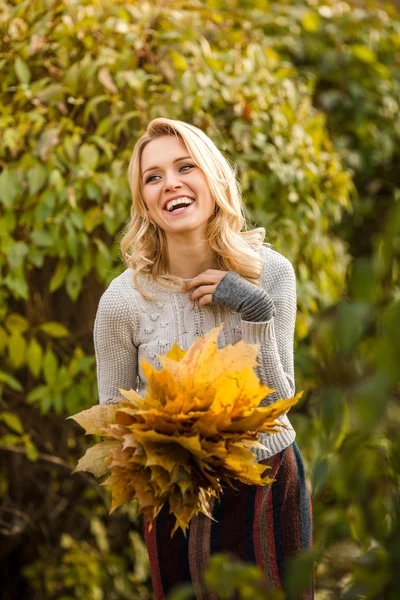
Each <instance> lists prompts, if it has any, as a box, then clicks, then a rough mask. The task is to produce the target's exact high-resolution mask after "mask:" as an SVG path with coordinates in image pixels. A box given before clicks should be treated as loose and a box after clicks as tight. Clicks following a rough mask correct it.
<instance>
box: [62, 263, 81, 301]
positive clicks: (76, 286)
mask: <svg viewBox="0 0 400 600" xmlns="http://www.w3.org/2000/svg"><path fill="white" fill-rule="evenodd" d="M65 287H66V290H67V294H68V296H69V297H70V298H71V300H72V301H73V302H75V300H76V299H77V298H78V296H79V292H80V291H81V287H82V273H81V270H80V268H79V267H78V265H74V266H73V267H72V269H71V270H70V272H69V273H68V276H67V280H66V285H65Z"/></svg>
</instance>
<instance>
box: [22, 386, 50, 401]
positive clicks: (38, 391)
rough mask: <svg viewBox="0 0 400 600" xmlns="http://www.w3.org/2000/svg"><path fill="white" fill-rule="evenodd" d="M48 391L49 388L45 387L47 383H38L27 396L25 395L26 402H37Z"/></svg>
mask: <svg viewBox="0 0 400 600" xmlns="http://www.w3.org/2000/svg"><path fill="white" fill-rule="evenodd" d="M48 391H49V388H48V387H47V385H39V386H37V387H35V388H34V389H33V390H31V391H30V392H29V394H28V395H27V397H26V401H27V403H28V404H33V403H34V402H37V401H38V400H42V398H44V396H45V395H46V394H47V393H48Z"/></svg>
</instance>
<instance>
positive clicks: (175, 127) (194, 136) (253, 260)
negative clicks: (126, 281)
mask: <svg viewBox="0 0 400 600" xmlns="http://www.w3.org/2000/svg"><path fill="white" fill-rule="evenodd" d="M166 135H174V136H177V137H178V138H179V139H180V140H182V141H183V143H184V144H185V146H186V148H187V150H188V153H189V155H190V156H191V158H192V159H193V161H194V163H195V164H196V165H197V166H198V167H199V168H200V169H201V170H202V171H203V172H204V174H205V176H206V179H207V182H208V185H209V188H210V191H211V195H212V196H213V199H214V200H215V211H214V214H213V215H212V216H211V217H210V219H209V222H208V226H207V230H206V239H207V241H208V243H209V244H210V247H211V248H212V250H213V251H214V253H215V257H216V262H217V264H218V267H219V268H220V269H221V270H233V271H236V272H237V273H239V275H241V276H242V277H244V278H245V279H247V280H248V281H250V282H251V283H254V284H256V285H259V277H260V274H261V270H262V260H261V257H260V255H259V253H258V252H257V249H258V248H260V247H261V246H262V245H269V244H263V240H264V237H265V229H264V228H263V227H258V228H256V229H252V230H247V223H246V217H245V212H244V204H243V200H242V193H241V187H240V184H239V182H238V180H237V177H236V175H237V171H236V166H235V165H234V164H231V163H230V162H229V161H228V160H227V159H226V158H225V157H224V156H223V154H222V153H221V152H220V151H219V150H218V148H217V147H216V146H215V144H214V143H213V142H212V141H211V139H210V138H209V137H208V136H207V135H206V134H205V133H204V132H203V131H201V130H200V129H198V128H197V127H195V126H194V125H189V124H188V123H185V122H183V121H176V120H172V119H166V118H158V119H153V120H152V121H151V122H150V123H149V124H148V126H147V129H146V132H145V133H144V134H143V135H142V136H141V137H140V138H139V139H138V141H137V143H136V144H135V148H134V150H133V154H132V157H131V160H130V163H129V168H128V180H129V185H130V188H131V192H132V207H131V218H130V221H129V223H128V226H127V228H126V230H125V231H124V232H123V237H122V238H121V241H120V248H121V253H122V257H123V259H124V261H125V264H126V266H127V267H131V268H132V269H133V271H134V282H135V285H136V287H137V289H138V290H139V291H140V292H141V293H142V294H143V295H144V296H145V297H147V298H151V296H150V295H149V294H148V293H147V292H146V290H144V289H143V287H142V286H141V285H140V283H139V282H138V275H139V274H140V275H147V276H151V278H152V279H153V280H154V281H157V283H158V284H159V285H161V286H162V287H165V288H168V289H171V288H172V289H182V286H183V281H182V279H181V278H180V277H177V276H175V275H170V274H169V264H168V263H169V261H168V252H167V239H166V235H165V232H164V231H163V230H162V229H161V228H159V227H158V225H157V224H156V223H154V222H153V221H150V220H149V218H148V216H147V209H146V205H145V202H144V199H143V194H142V183H141V180H142V177H141V156H142V152H143V149H144V148H145V147H146V146H147V144H149V143H150V142H151V141H152V140H155V139H157V138H159V137H163V136H166ZM160 277H162V278H163V279H164V280H167V281H168V280H169V281H171V282H172V283H173V284H175V285H172V286H171V285H168V284H167V283H164V282H162V281H159V278H160Z"/></svg>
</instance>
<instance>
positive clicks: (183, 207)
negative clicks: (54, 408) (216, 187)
mask: <svg viewBox="0 0 400 600" xmlns="http://www.w3.org/2000/svg"><path fill="white" fill-rule="evenodd" d="M141 184H142V195H143V199H144V201H145V203H146V206H147V208H148V216H149V219H151V220H153V221H154V222H155V223H156V224H157V225H158V226H159V227H161V229H163V230H164V231H165V233H166V235H167V237H168V234H169V235H173V234H182V233H188V232H193V231H198V232H200V233H203V232H205V230H206V227H207V222H208V220H209V218H210V217H211V215H212V214H213V212H214V208H215V201H214V200H213V198H212V196H211V192H210V189H209V187H208V183H207V179H206V176H205V174H204V173H203V171H202V170H201V169H200V167H198V166H197V165H196V164H195V162H194V161H193V160H192V159H191V157H190V156H189V152H188V150H187V148H186V146H185V144H184V143H183V141H182V140H180V139H179V138H176V137H175V136H163V137H160V138H157V139H155V140H153V141H151V142H150V143H149V144H147V146H146V147H145V148H144V150H143V152H142V157H141ZM172 200H173V202H171V201H172Z"/></svg>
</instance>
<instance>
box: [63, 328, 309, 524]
mask: <svg viewBox="0 0 400 600" xmlns="http://www.w3.org/2000/svg"><path fill="white" fill-rule="evenodd" d="M222 327H223V325H220V326H219V327H216V328H215V329H213V330H211V331H210V332H208V333H207V334H205V335H204V336H202V337H199V338H197V339H196V341H195V342H194V343H193V344H192V346H191V347H190V348H189V349H188V350H187V351H184V350H182V349H181V348H179V346H178V345H177V343H176V342H175V343H174V345H173V347H172V348H171V349H170V350H169V352H168V353H167V354H166V355H164V356H159V359H160V362H161V365H162V368H161V370H160V371H158V370H156V369H153V367H152V366H151V364H150V363H148V362H147V361H146V360H144V359H143V360H142V362H141V367H142V370H143V373H144V375H145V377H146V379H147V386H146V390H145V395H144V397H143V398H142V397H141V396H139V395H138V394H137V393H136V392H135V391H134V390H123V389H120V390H119V391H120V393H121V394H122V395H123V396H124V400H120V399H119V400H118V404H108V405H96V406H93V407H91V408H89V409H87V410H84V411H82V412H80V413H77V414H76V415H72V416H71V417H68V418H72V419H75V420H76V421H77V422H78V423H79V424H80V425H82V427H83V428H84V429H85V433H86V434H96V435H101V436H103V437H104V440H103V441H102V442H100V443H98V444H96V445H94V446H93V447H92V448H89V449H88V450H87V451H86V454H85V455H84V456H83V457H82V458H81V459H80V460H79V462H78V464H77V467H76V469H75V471H82V470H86V471H89V472H91V473H93V474H94V475H95V476H96V477H102V476H104V475H105V474H106V473H107V474H108V475H109V476H108V478H107V479H106V480H104V481H103V482H102V483H101V485H109V486H111V494H112V502H111V510H110V512H112V511H114V510H115V509H116V508H117V507H118V506H121V505H122V504H124V503H125V502H129V501H131V500H133V499H136V500H137V502H138V505H139V512H141V513H143V514H144V515H145V516H146V517H147V519H148V520H149V522H150V527H151V522H152V521H153V520H154V518H155V517H156V516H157V514H158V513H159V511H160V510H161V508H162V507H163V506H164V504H168V505H169V510H170V512H171V513H172V514H173V515H174V516H175V519H176V522H175V526H174V528H173V531H172V534H173V533H174V532H175V531H176V530H177V529H178V528H181V529H182V531H183V532H184V533H185V532H186V529H187V527H188V526H189V523H190V520H191V519H192V517H193V516H194V515H195V514H197V513H199V512H202V513H204V514H205V515H207V516H208V517H209V518H212V503H213V502H214V501H218V499H219V497H220V494H222V493H223V483H225V484H228V485H230V486H233V487H234V486H235V482H236V481H241V482H243V483H245V484H249V485H268V484H270V483H271V482H272V481H273V479H271V478H270V477H268V474H267V472H268V468H269V467H266V466H265V465H262V464H260V463H257V462H256V461H255V456H254V454H253V452H252V449H257V448H263V447H264V446H263V445H262V444H261V443H260V442H259V440H258V435H257V434H258V432H260V431H263V432H267V433H269V434H271V435H273V434H274V433H275V432H276V431H279V430H280V429H281V428H282V427H285V426H284V425H283V424H282V423H281V422H280V421H279V420H277V419H278V418H279V417H280V416H281V415H283V414H284V413H285V412H286V411H287V410H288V409H289V408H290V407H291V406H293V405H294V404H296V402H297V401H298V399H299V398H300V396H301V393H299V394H297V395H296V396H294V397H293V398H288V399H284V400H278V401H277V402H274V403H273V404H271V405H269V406H265V407H260V406H259V405H260V402H261V400H262V399H263V398H265V397H266V396H267V395H268V394H270V393H271V392H273V391H275V390H272V389H270V388H268V387H267V386H265V385H264V384H261V383H260V381H259V380H258V378H257V375H256V374H255V371H254V367H256V366H257V365H258V362H257V356H258V353H259V348H258V346H257V345H255V344H246V343H245V342H243V341H240V342H238V343H237V344H235V345H234V346H226V347H225V348H222V349H218V347H217V340H218V335H219V333H220V331H221V329H222Z"/></svg>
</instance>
